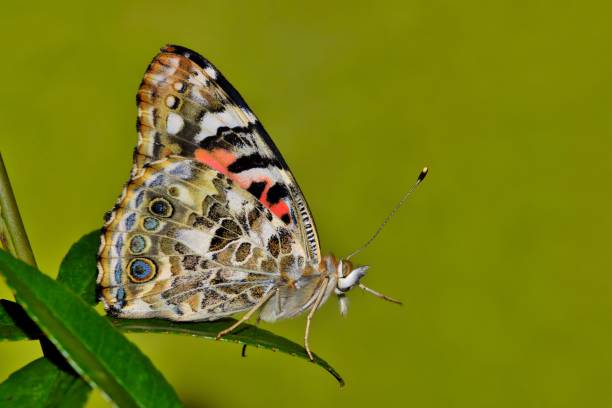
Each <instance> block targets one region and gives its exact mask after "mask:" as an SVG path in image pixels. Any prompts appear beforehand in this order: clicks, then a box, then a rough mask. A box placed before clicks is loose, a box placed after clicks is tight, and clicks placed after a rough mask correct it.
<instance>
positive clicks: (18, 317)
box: [0, 299, 42, 341]
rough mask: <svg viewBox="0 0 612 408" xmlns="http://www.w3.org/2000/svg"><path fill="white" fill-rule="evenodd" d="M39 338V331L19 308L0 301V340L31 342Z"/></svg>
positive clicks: (12, 303)
mask: <svg viewBox="0 0 612 408" xmlns="http://www.w3.org/2000/svg"><path fill="white" fill-rule="evenodd" d="M41 336H42V333H41V332H40V329H39V328H38V326H36V323H34V322H33V321H32V319H30V317H29V316H28V314H27V313H26V312H25V310H23V308H22V307H21V306H19V305H18V304H17V303H15V302H11V301H10V300H6V299H1V300H0V340H12V341H15V340H33V339H39V338H40V337H41Z"/></svg>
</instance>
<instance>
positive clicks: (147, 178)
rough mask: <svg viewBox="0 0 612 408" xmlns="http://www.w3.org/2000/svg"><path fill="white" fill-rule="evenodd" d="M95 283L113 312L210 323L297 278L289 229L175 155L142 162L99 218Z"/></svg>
mask: <svg viewBox="0 0 612 408" xmlns="http://www.w3.org/2000/svg"><path fill="white" fill-rule="evenodd" d="M99 257H100V259H99V263H98V268H99V275H98V284H99V286H100V289H101V295H102V299H103V300H104V302H105V304H106V307H107V310H109V311H110V312H111V313H114V314H116V315H118V316H120V317H127V318H145V317H163V318H168V319H172V320H213V319H217V318H220V317H223V316H228V315H231V314H234V313H237V312H240V311H244V310H248V309H250V308H252V307H253V306H254V305H255V304H256V303H257V302H258V301H259V300H260V299H261V298H262V296H264V295H265V293H266V292H267V291H269V290H271V288H273V287H277V286H279V283H280V282H281V281H290V280H292V279H297V278H299V276H300V274H303V273H304V268H305V267H306V268H307V265H308V263H307V254H306V251H305V249H304V248H303V246H302V242H301V240H300V238H299V237H298V236H297V235H296V234H295V231H294V230H292V229H291V228H290V227H289V226H287V225H286V224H285V223H284V222H283V221H281V220H280V219H279V218H278V217H276V216H274V215H273V214H272V213H271V212H270V210H269V209H267V208H265V207H264V206H263V205H262V204H261V202H260V201H258V200H256V199H255V198H254V197H253V196H252V195H251V194H250V193H248V192H247V191H246V190H244V189H242V188H241V187H240V186H238V185H236V183H234V182H233V180H232V179H231V178H229V177H227V176H225V175H224V174H222V173H220V172H218V171H216V170H214V169H212V168H210V167H208V166H206V165H204V164H202V163H201V162H198V161H196V160H189V159H185V158H184V157H180V156H169V157H167V158H165V159H162V160H158V161H155V162H151V163H148V164H144V165H142V167H141V169H140V170H138V172H137V173H136V174H134V175H133V177H132V179H131V180H130V182H129V183H128V185H127V186H126V188H125V189H124V193H123V195H122V196H121V197H120V199H119V201H118V203H117V205H116V206H115V208H114V210H113V212H112V214H111V218H110V219H109V220H108V222H107V223H106V225H105V228H104V232H103V235H102V243H101V248H100V252H99Z"/></svg>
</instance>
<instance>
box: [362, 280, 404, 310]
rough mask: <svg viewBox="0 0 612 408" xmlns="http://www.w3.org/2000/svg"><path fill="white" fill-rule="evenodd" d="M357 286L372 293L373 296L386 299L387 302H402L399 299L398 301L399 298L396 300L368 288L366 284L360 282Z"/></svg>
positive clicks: (399, 303)
mask: <svg viewBox="0 0 612 408" xmlns="http://www.w3.org/2000/svg"><path fill="white" fill-rule="evenodd" d="M359 287H360V288H361V289H362V290H363V291H365V292H367V293H369V294H371V295H374V296H376V297H378V298H381V299H383V300H386V301H387V302H391V303H396V304H398V305H401V304H402V302H401V301H399V300H397V299H393V298H392V297H389V296H387V295H383V294H382V293H380V292H377V291H375V290H374V289H370V288H368V287H367V286H366V285H364V284H363V283H360V284H359Z"/></svg>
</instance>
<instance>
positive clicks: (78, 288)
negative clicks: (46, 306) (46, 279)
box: [57, 230, 100, 305]
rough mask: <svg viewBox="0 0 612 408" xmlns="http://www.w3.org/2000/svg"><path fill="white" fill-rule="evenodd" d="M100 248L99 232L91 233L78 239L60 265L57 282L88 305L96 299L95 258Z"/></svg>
mask: <svg viewBox="0 0 612 408" xmlns="http://www.w3.org/2000/svg"><path fill="white" fill-rule="evenodd" d="M99 246H100V231H98V230H96V231H92V232H90V233H89V234H87V235H84V236H83V237H82V238H81V239H79V240H78V241H77V242H76V243H75V244H74V245H72V247H71V248H70V250H69V251H68V253H67V254H66V256H65V257H64V259H63V260H62V264H61V265H60V269H59V273H58V275H57V281H58V282H61V283H63V284H64V285H65V286H67V287H68V288H70V289H71V290H72V291H73V292H74V293H76V294H77V295H79V296H81V298H82V299H83V300H84V301H85V302H87V303H88V304H90V305H95V304H96V303H98V301H97V299H96V278H97V275H98V274H97V271H96V262H97V261H96V258H97V253H98V247H99Z"/></svg>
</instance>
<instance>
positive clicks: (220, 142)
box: [133, 46, 321, 264]
mask: <svg viewBox="0 0 612 408" xmlns="http://www.w3.org/2000/svg"><path fill="white" fill-rule="evenodd" d="M137 100H138V123H137V127H138V132H139V142H138V147H137V155H136V158H135V164H134V169H133V174H136V173H138V171H140V169H142V167H143V166H144V164H146V163H147V162H150V161H155V160H158V159H160V158H163V157H166V156H168V155H177V156H181V157H186V158H190V159H194V160H196V161H198V162H200V163H203V164H205V165H207V166H208V167H210V168H211V169H214V170H216V171H218V172H219V173H222V174H224V175H225V176H227V177H228V178H229V179H231V180H233V181H234V182H235V183H236V184H238V186H240V187H241V188H242V189H244V190H246V191H248V192H249V193H250V194H251V195H253V196H254V197H255V198H256V199H257V200H259V202H261V203H262V204H263V205H264V206H265V207H266V208H268V209H269V210H270V211H271V212H272V213H273V214H274V215H275V216H276V217H278V218H279V219H280V220H282V221H283V223H284V224H285V225H286V226H287V227H288V228H289V229H290V230H291V231H293V233H295V234H296V235H297V236H298V237H299V239H300V240H301V241H302V243H303V246H304V247H305V248H307V252H308V258H309V260H310V261H311V262H312V263H313V264H318V263H319V262H320V260H321V256H320V249H319V242H318V237H317V233H316V229H315V226H314V221H313V219H312V216H311V214H310V211H309V210H308V206H307V204H306V200H305V199H304V197H303V195H302V193H301V191H300V188H299V187H298V185H297V183H296V181H295V179H294V177H293V175H292V174H291V172H290V170H289V168H288V167H287V164H286V163H285V160H284V159H283V157H282V156H281V154H280V152H279V151H278V149H277V148H276V146H275V145H274V142H273V141H272V139H271V138H270V136H269V135H268V134H267V132H266V131H265V129H264V128H263V126H262V125H261V123H260V122H259V120H258V119H257V118H256V117H255V115H254V114H253V113H252V112H251V110H250V109H249V107H248V106H247V104H246V103H245V101H244V99H243V98H242V97H241V96H240V94H239V93H238V92H237V91H236V90H235V89H234V88H233V87H232V86H231V85H230V84H229V82H228V81H227V80H226V79H225V77H224V76H223V75H222V74H221V73H220V72H219V71H218V70H217V69H216V68H215V67H214V66H213V65H212V64H211V63H210V62H209V61H207V60H206V59H205V58H203V57H202V56H200V55H199V54H197V53H195V52H194V51H191V50H188V49H186V48H183V47H179V46H166V47H164V48H162V50H161V52H160V53H159V54H158V55H157V56H156V57H155V58H154V59H153V61H152V62H151V64H150V65H149V68H148V69H147V72H146V73H145V76H144V79H143V81H142V84H141V87H140V90H139V92H138V98H137Z"/></svg>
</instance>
